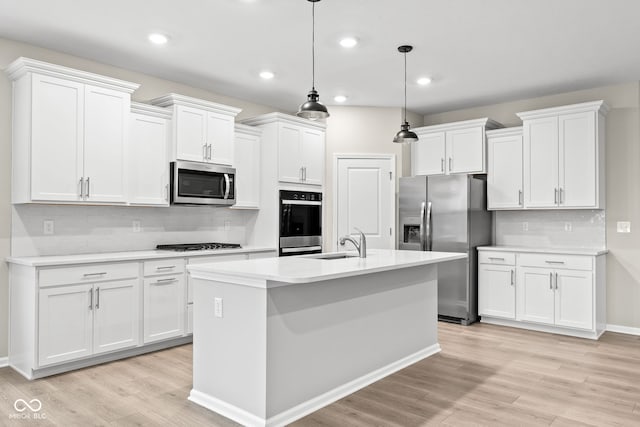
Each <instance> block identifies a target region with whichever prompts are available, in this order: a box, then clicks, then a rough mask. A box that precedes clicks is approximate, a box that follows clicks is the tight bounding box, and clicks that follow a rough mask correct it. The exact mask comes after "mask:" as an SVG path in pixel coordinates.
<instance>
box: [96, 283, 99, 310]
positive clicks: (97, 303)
mask: <svg viewBox="0 0 640 427" xmlns="http://www.w3.org/2000/svg"><path fill="white" fill-rule="evenodd" d="M99 308H100V287H99V286H98V287H97V288H96V310H97V309H99Z"/></svg>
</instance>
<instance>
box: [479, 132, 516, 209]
mask: <svg viewBox="0 0 640 427" xmlns="http://www.w3.org/2000/svg"><path fill="white" fill-rule="evenodd" d="M487 156H488V158H487V163H488V166H487V167H488V170H487V208H488V209H522V207H523V202H524V194H523V173H522V127H516V128H506V129H496V130H491V131H487Z"/></svg>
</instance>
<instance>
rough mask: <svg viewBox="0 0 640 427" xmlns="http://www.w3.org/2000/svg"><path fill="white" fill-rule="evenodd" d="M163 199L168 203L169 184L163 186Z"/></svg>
mask: <svg viewBox="0 0 640 427" xmlns="http://www.w3.org/2000/svg"><path fill="white" fill-rule="evenodd" d="M164 199H165V200H166V201H167V202H168V201H169V184H165V186H164Z"/></svg>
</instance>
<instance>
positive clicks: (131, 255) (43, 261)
mask: <svg viewBox="0 0 640 427" xmlns="http://www.w3.org/2000/svg"><path fill="white" fill-rule="evenodd" d="M268 251H277V248H264V247H249V246H247V247H243V248H240V249H212V250H204V251H184V252H180V251H168V250H151V251H126V252H104V253H91V254H77V255H55V256H54V255H52V256H32V257H7V258H6V261H7V262H8V263H10V264H20V265H27V266H30V267H46V266H54V265H69V264H89V263H94V262H118V261H140V260H151V259H162V258H191V257H199V256H207V255H208V256H211V255H233V254H243V253H251V252H254V253H255V252H268Z"/></svg>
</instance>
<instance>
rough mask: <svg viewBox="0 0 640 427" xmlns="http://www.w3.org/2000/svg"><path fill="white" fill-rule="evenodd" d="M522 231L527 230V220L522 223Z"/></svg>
mask: <svg viewBox="0 0 640 427" xmlns="http://www.w3.org/2000/svg"><path fill="white" fill-rule="evenodd" d="M522 231H529V223H528V222H523V223H522Z"/></svg>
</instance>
